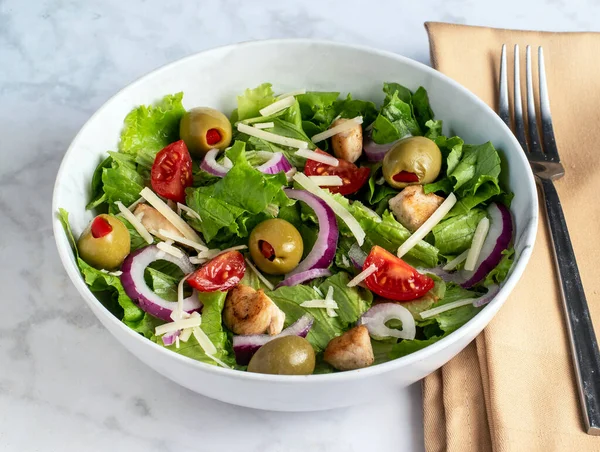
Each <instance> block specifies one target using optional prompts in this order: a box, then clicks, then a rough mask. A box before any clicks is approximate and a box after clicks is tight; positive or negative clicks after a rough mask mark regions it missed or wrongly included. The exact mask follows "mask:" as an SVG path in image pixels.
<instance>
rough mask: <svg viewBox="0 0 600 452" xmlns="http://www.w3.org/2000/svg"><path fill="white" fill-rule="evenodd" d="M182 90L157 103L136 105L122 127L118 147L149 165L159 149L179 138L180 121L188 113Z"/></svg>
mask: <svg viewBox="0 0 600 452" xmlns="http://www.w3.org/2000/svg"><path fill="white" fill-rule="evenodd" d="M182 99H183V93H177V94H172V95H167V96H165V97H163V98H162V99H161V100H160V101H159V102H157V103H155V104H154V105H150V106H146V105H141V106H139V107H137V108H134V109H133V110H132V111H131V112H130V113H129V114H128V115H127V116H126V117H125V125H124V127H123V130H122V131H121V141H120V142H119V151H120V152H123V153H126V154H130V155H132V156H133V157H134V159H135V162H136V163H138V164H139V165H141V166H142V167H145V168H147V169H150V168H151V167H152V164H153V163H154V157H156V154H157V153H158V151H160V150H161V149H163V148H164V147H165V146H167V145H168V144H170V143H173V142H174V141H177V140H179V122H180V121H181V117H182V116H183V114H184V113H185V109H184V108H183V104H182V102H181V100H182Z"/></svg>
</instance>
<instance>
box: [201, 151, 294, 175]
mask: <svg viewBox="0 0 600 452" xmlns="http://www.w3.org/2000/svg"><path fill="white" fill-rule="evenodd" d="M218 154H219V150H218V149H211V150H210V151H208V152H207V153H206V155H205V156H204V159H203V160H202V163H201V164H200V169H201V170H202V171H206V172H207V173H209V174H212V175H213V176H217V177H224V176H225V174H227V173H228V172H229V170H230V169H231V168H230V167H229V168H228V167H227V166H224V165H221V164H220V163H217V160H216V158H217V155H218ZM292 168H293V166H292V164H291V163H290V162H289V161H288V159H287V158H285V155H283V153H282V152H274V153H273V156H272V157H271V158H269V160H267V161H266V162H265V163H263V164H262V165H259V166H257V167H256V169H257V170H258V171H260V172H261V173H263V174H277V173H279V172H281V171H283V172H284V173H287V172H288V171H290V170H291V169H292Z"/></svg>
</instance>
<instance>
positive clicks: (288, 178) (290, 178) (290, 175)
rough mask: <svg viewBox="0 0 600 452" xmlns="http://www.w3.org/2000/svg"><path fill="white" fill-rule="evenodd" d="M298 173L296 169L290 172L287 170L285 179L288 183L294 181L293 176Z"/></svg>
mask: <svg viewBox="0 0 600 452" xmlns="http://www.w3.org/2000/svg"><path fill="white" fill-rule="evenodd" d="M297 172H298V170H297V169H296V168H292V169H291V170H289V171H288V172H287V173H285V178H286V179H287V181H288V182H291V181H293V180H294V175H295V174H296V173H297Z"/></svg>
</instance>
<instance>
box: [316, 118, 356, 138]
mask: <svg viewBox="0 0 600 452" xmlns="http://www.w3.org/2000/svg"><path fill="white" fill-rule="evenodd" d="M362 123H363V118H362V116H357V117H356V118H352V119H348V120H346V121H344V122H342V123H341V124H338V125H337V126H335V127H332V128H331V129H328V130H325V131H324V132H321V133H317V134H316V135H314V136H313V137H312V138H311V140H312V142H313V143H318V142H319V141H323V140H326V139H327V138H331V137H332V136H334V135H337V134H338V133H343V132H346V131H348V130H350V129H352V128H353V127H356V125H357V124H362Z"/></svg>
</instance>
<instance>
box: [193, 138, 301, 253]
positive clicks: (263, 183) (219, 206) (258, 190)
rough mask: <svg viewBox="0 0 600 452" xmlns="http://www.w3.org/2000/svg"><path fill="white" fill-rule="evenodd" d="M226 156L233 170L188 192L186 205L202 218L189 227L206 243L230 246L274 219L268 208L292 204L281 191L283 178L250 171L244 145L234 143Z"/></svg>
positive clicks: (254, 170)
mask: <svg viewBox="0 0 600 452" xmlns="http://www.w3.org/2000/svg"><path fill="white" fill-rule="evenodd" d="M227 155H228V156H229V158H230V159H231V161H232V162H233V164H234V166H233V168H232V169H231V170H230V171H229V172H228V173H227V174H226V175H225V177H223V178H222V179H220V180H219V181H218V182H216V183H215V184H213V185H209V186H206V187H198V188H193V189H188V191H187V205H188V206H189V207H190V208H192V209H193V210H194V211H196V212H197V213H198V214H199V215H200V218H202V221H199V220H196V219H190V224H191V225H192V226H193V227H194V228H195V229H197V230H198V231H200V232H201V233H202V234H203V236H204V238H205V240H206V241H208V242H210V241H213V240H217V241H218V242H219V243H230V242H231V241H235V240H237V239H239V238H244V237H247V236H248V234H249V233H250V231H251V230H252V229H253V228H254V226H256V225H257V224H258V223H260V222H261V221H263V220H266V219H268V218H272V217H273V215H272V214H271V213H270V212H268V211H266V208H267V206H268V205H270V204H274V205H276V206H278V207H281V206H286V205H290V204H292V201H291V200H290V199H288V197H287V196H286V195H285V193H284V192H283V188H282V187H283V186H285V185H286V184H287V179H286V177H285V174H283V173H278V174H273V175H270V174H263V173H261V172H260V171H258V170H256V169H255V168H253V167H252V166H251V165H250V164H249V163H248V162H247V161H246V158H245V154H244V143H243V142H237V141H236V143H235V144H234V146H233V147H232V148H231V149H230V150H229V151H228V154H227Z"/></svg>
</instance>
